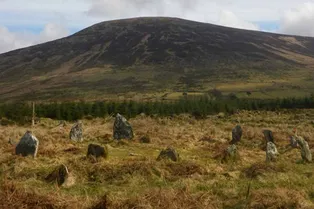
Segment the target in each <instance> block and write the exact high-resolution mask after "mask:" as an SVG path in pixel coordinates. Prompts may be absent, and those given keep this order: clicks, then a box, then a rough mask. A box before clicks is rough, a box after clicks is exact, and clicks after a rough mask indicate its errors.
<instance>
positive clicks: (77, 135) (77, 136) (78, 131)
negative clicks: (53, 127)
mask: <svg viewBox="0 0 314 209" xmlns="http://www.w3.org/2000/svg"><path fill="white" fill-rule="evenodd" d="M70 139H71V140H73V141H79V142H81V141H83V125H82V122H80V121H79V122H77V123H75V124H74V125H73V127H72V128H71V131H70Z"/></svg>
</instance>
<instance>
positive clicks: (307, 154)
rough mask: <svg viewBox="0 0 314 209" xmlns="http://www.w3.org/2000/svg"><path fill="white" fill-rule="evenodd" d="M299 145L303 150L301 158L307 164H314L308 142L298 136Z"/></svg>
mask: <svg viewBox="0 0 314 209" xmlns="http://www.w3.org/2000/svg"><path fill="white" fill-rule="evenodd" d="M296 140H297V143H298V144H299V146H300V148H301V157H302V159H303V160H304V161H305V162H308V163H310V162H312V153H311V150H310V148H309V144H308V143H307V141H305V140H304V139H303V138H302V137H300V136H298V137H297V139H296Z"/></svg>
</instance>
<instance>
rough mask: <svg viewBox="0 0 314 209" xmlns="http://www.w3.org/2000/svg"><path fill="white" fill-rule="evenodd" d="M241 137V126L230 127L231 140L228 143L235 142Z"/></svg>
mask: <svg viewBox="0 0 314 209" xmlns="http://www.w3.org/2000/svg"><path fill="white" fill-rule="evenodd" d="M241 137H242V128H241V126H239V125H237V126H236V127H234V128H233V129H232V140H231V142H230V144H236V143H238V142H239V141H240V140H241Z"/></svg>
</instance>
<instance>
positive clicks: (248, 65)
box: [0, 17, 314, 101]
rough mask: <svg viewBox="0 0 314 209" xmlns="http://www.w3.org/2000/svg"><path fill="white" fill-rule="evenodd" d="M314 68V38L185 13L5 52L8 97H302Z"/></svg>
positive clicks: (102, 26)
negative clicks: (208, 94) (225, 23)
mask: <svg viewBox="0 0 314 209" xmlns="http://www.w3.org/2000/svg"><path fill="white" fill-rule="evenodd" d="M313 66H314V38H310V37H300V36H288V35H280V34H272V33H265V32H257V31H248V30H240V29H234V28H227V27H222V26H217V25H212V24H207V23H199V22H193V21H188V20H183V19H178V18H164V17H163V18H159V17H147V18H133V19H123V20H114V21H107V22H102V23H99V24H96V25H93V26H91V27H88V28H86V29H84V30H82V31H80V32H78V33H76V34H74V35H71V36H69V37H66V38H62V39H59V40H55V41H51V42H47V43H44V44H40V45H36V46H31V47H28V48H23V49H19V50H15V51H11V52H8V53H4V54H1V55H0V100H1V101H7V100H21V99H24V100H31V99H37V100H64V99H69V100H70V99H71V100H72V99H91V100H95V99H106V98H108V99H115V98H117V97H118V96H119V95H120V96H122V95H123V97H124V99H127V98H130V99H134V98H135V97H139V96H140V97H141V98H155V97H156V98H157V97H159V96H158V95H159V94H161V95H164V94H165V93H168V94H169V93H173V94H174V93H177V92H194V93H202V92H206V91H209V90H211V89H214V88H216V89H220V90H221V91H222V92H234V93H236V94H239V95H240V94H241V93H243V92H248V91H250V92H252V93H253V96H254V92H256V94H259V93H262V94H265V95H267V94H268V95H270V96H276V93H278V92H281V91H286V90H291V92H292V93H293V92H294V93H296V94H299V93H304V92H312V86H313V88H314V85H313V84H312V83H313V81H312V77H313V75H312V71H311V68H313ZM313 91H314V90H313ZM240 96H241V95H240ZM256 96H258V95H256Z"/></svg>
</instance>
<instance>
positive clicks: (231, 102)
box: [0, 96, 314, 122]
mask: <svg viewBox="0 0 314 209" xmlns="http://www.w3.org/2000/svg"><path fill="white" fill-rule="evenodd" d="M292 108H293V109H303V108H314V96H310V97H305V98H286V99H272V100H257V99H255V100H254V99H237V98H234V99H220V100H212V99H210V98H208V97H206V96H204V97H192V98H188V99H187V98H182V99H180V100H177V101H173V102H168V101H167V102H134V101H125V102H113V101H100V102H83V101H82V102H66V103H57V102H56V103H49V104H46V103H42V104H36V116H37V117H45V118H52V119H58V120H68V121H73V120H78V119H82V118H83V117H104V116H108V115H112V114H115V113H120V114H123V115H125V116H126V117H128V118H131V117H134V116H136V115H138V114H140V113H145V114H146V115H156V114H157V115H159V116H172V115H176V114H181V113H189V114H192V115H194V116H195V117H199V118H202V117H204V116H206V115H211V114H217V113H220V112H224V113H228V114H233V113H234V112H235V111H237V110H269V111H275V110H278V109H292ZM31 115H32V105H31V103H11V104H1V105H0V117H1V118H7V119H9V120H13V121H16V122H26V121H29V120H30V117H31Z"/></svg>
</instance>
